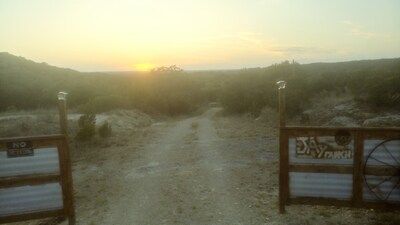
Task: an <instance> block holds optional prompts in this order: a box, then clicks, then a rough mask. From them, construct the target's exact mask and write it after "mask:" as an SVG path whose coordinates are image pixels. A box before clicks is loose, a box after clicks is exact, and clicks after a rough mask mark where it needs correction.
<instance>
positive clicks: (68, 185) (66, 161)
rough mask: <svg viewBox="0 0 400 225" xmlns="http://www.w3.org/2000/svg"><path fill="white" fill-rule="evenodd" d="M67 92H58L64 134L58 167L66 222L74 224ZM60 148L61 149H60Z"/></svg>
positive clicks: (70, 224) (60, 146)
mask: <svg viewBox="0 0 400 225" xmlns="http://www.w3.org/2000/svg"><path fill="white" fill-rule="evenodd" d="M66 96H67V93H65V92H59V93H58V109H59V115H60V131H61V133H62V134H63V135H64V139H63V141H62V144H61V145H59V153H60V169H61V175H62V178H63V179H61V180H62V183H61V184H62V189H63V196H64V210H65V214H66V215H67V216H68V224H69V225H75V223H76V218H75V207H74V191H73V183H72V168H71V158H70V152H69V145H68V118H67V99H66ZM60 150H61V151H60Z"/></svg>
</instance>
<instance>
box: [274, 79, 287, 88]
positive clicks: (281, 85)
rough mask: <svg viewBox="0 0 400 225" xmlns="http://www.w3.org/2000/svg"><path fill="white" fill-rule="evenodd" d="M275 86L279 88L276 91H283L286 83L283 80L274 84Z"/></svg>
mask: <svg viewBox="0 0 400 225" xmlns="http://www.w3.org/2000/svg"><path fill="white" fill-rule="evenodd" d="M276 84H277V85H278V86H279V87H278V89H284V88H285V87H286V81H283V80H280V81H278V82H276Z"/></svg>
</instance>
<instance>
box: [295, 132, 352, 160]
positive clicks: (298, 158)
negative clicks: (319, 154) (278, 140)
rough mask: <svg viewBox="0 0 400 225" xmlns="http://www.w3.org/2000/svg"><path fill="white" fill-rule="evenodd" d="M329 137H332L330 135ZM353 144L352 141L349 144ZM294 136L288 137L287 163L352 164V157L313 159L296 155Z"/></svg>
mask: <svg viewBox="0 0 400 225" xmlns="http://www.w3.org/2000/svg"><path fill="white" fill-rule="evenodd" d="M330 138H331V139H332V138H333V137H330ZM349 145H351V146H353V145H354V144H353V141H352V142H351V143H350V144H349ZM296 147H297V146H296V138H289V164H321V165H352V164H353V159H352V158H351V159H315V158H301V157H297V156H296Z"/></svg>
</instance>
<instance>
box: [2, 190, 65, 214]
mask: <svg viewBox="0 0 400 225" xmlns="http://www.w3.org/2000/svg"><path fill="white" fill-rule="evenodd" d="M62 199H63V198H62V191H61V185H60V184H59V183H48V184H42V185H34V186H20V187H13V188H0V217H2V216H9V215H16V214H22V213H32V212H40V211H47V210H54V209H62V208H63V200H62Z"/></svg>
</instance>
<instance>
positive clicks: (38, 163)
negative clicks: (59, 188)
mask: <svg viewBox="0 0 400 225" xmlns="http://www.w3.org/2000/svg"><path fill="white" fill-rule="evenodd" d="M59 172H60V168H59V156H58V149H57V148H54V147H53V148H37V149H34V153H33V155H32V156H24V157H12V158H9V157H8V156H7V152H6V151H0V178H2V177H12V176H21V175H35V174H50V173H53V174H54V173H59Z"/></svg>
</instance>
